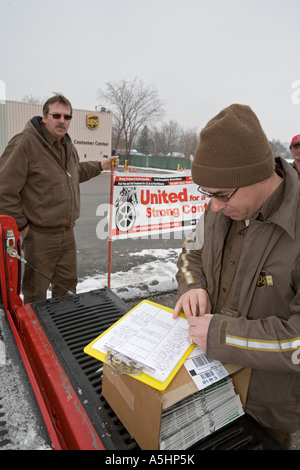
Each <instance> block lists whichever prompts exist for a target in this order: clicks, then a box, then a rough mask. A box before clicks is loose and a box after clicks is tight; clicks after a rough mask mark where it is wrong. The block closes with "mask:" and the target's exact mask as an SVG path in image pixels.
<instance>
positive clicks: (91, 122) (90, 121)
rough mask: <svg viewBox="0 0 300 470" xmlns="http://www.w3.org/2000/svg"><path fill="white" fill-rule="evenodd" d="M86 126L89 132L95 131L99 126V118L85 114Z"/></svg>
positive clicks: (95, 115)
mask: <svg viewBox="0 0 300 470" xmlns="http://www.w3.org/2000/svg"><path fill="white" fill-rule="evenodd" d="M86 125H87V127H88V128H89V129H91V130H94V129H97V127H98V125H99V116H97V114H87V116H86Z"/></svg>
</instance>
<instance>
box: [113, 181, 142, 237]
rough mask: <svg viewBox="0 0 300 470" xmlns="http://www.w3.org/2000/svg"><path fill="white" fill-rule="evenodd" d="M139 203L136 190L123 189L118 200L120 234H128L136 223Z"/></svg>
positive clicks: (117, 212) (117, 222) (133, 188)
mask: <svg viewBox="0 0 300 470" xmlns="http://www.w3.org/2000/svg"><path fill="white" fill-rule="evenodd" d="M137 203H138V199H137V195H136V188H135V187H129V188H123V189H122V191H121V192H120V194H119V197H118V199H117V200H116V203H115V206H116V209H117V210H116V217H115V223H116V227H117V229H118V230H119V231H120V232H128V231H129V230H131V229H132V227H133V226H134V224H135V221H136V212H135V207H134V206H135V204H137Z"/></svg>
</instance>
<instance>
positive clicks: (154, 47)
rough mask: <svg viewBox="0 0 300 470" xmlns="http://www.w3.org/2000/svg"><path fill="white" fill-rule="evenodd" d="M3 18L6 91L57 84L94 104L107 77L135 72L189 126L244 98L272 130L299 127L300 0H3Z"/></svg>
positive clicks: (78, 104) (277, 135)
mask: <svg viewBox="0 0 300 470" xmlns="http://www.w3.org/2000/svg"><path fill="white" fill-rule="evenodd" d="M0 18H1V27H0V80H3V81H4V82H5V89H6V99H8V100H16V101H21V100H22V98H23V97H24V96H25V95H33V96H35V97H38V98H40V99H46V98H48V97H50V96H51V95H52V92H56V91H59V92H61V93H63V94H65V95H66V97H67V98H68V99H70V101H71V102H72V105H73V107H74V108H78V109H86V110H95V106H96V105H98V106H99V105H100V106H101V103H100V102H99V100H98V98H97V96H98V91H99V90H100V89H102V90H105V88H106V83H107V82H108V81H118V80H129V81H131V80H133V79H134V78H135V77H137V78H138V79H139V80H141V81H142V82H143V83H144V85H145V86H147V85H153V86H154V87H155V88H156V89H157V91H158V94H159V97H160V99H161V100H162V101H163V102H164V107H165V110H166V116H165V120H166V121H169V120H174V121H177V122H178V123H179V124H180V125H181V126H182V127H184V128H197V129H198V130H201V128H202V127H204V126H205V124H206V123H207V121H208V120H209V119H210V118H212V117H213V116H214V115H216V114H217V113H218V112H219V111H220V110H221V109H223V108H224V107H226V106H228V105H230V104H232V103H242V104H248V105H250V106H251V107H252V109H253V110H254V112H255V113H256V114H257V115H258V117H259V119H260V121H261V123H262V126H263V128H264V130H265V132H266V134H267V136H268V138H269V139H270V140H272V139H279V140H281V141H282V142H289V141H290V140H291V137H292V136H293V135H295V134H299V133H300V55H299V49H300V21H299V19H300V2H299V0H90V1H88V0H63V1H61V0H0ZM293 86H294V87H296V88H293ZM70 133H71V132H70ZM71 135H72V133H71Z"/></svg>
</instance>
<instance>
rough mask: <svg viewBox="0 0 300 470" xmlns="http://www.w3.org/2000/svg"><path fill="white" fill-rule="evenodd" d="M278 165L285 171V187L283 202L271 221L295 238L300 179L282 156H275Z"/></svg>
mask: <svg viewBox="0 0 300 470" xmlns="http://www.w3.org/2000/svg"><path fill="white" fill-rule="evenodd" d="M275 162H276V166H277V167H278V168H279V169H280V170H281V171H283V173H284V176H285V188H284V197H283V201H282V204H281V205H280V207H279V209H278V210H277V211H276V212H275V213H274V214H273V215H272V216H271V217H270V219H269V221H270V222H273V223H274V224H277V225H279V226H280V227H281V228H282V229H283V230H285V231H286V232H287V233H288V234H289V236H290V237H291V238H292V239H295V232H296V221H297V216H298V212H299V189H300V185H299V179H298V175H297V172H296V171H295V170H294V169H293V168H292V166H291V165H290V164H289V163H288V162H287V161H286V160H285V159H284V158H281V157H277V158H275Z"/></svg>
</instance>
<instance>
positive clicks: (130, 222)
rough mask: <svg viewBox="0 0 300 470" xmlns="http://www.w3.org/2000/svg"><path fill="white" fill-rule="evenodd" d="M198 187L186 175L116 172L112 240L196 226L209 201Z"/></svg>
mask: <svg viewBox="0 0 300 470" xmlns="http://www.w3.org/2000/svg"><path fill="white" fill-rule="evenodd" d="M197 189H198V186H197V185H196V184H195V183H193V181H192V178H191V176H187V175H186V174H182V175H179V176H177V175H171V176H170V174H168V175H164V174H162V175H155V176H150V175H146V174H145V175H143V174H141V173H139V174H138V175H124V176H123V174H122V175H118V174H116V175H115V176H114V189H113V206H114V211H113V212H114V217H113V221H112V233H111V239H113V240H114V239H119V238H136V237H137V236H144V235H147V234H149V233H151V234H160V233H168V232H173V231H179V230H187V229H192V228H194V227H195V225H196V223H197V220H198V219H199V217H200V215H201V214H202V213H203V212H204V211H205V209H206V207H207V203H208V199H207V198H206V197H205V196H203V195H202V194H200V193H199V191H197Z"/></svg>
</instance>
